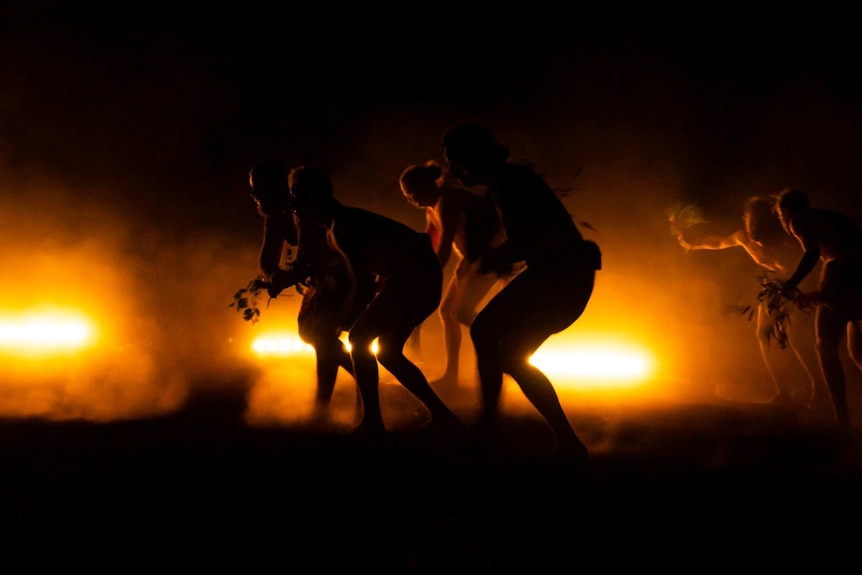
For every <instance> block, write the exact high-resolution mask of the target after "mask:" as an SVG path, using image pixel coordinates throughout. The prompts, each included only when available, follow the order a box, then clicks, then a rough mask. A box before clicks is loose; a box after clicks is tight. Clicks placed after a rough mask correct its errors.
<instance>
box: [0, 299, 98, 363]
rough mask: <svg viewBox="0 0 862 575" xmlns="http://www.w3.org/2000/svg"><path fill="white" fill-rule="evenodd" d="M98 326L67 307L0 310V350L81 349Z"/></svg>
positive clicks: (22, 352) (42, 352)
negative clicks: (60, 308) (57, 308)
mask: <svg viewBox="0 0 862 575" xmlns="http://www.w3.org/2000/svg"><path fill="white" fill-rule="evenodd" d="M95 335H96V329H95V327H94V325H93V323H92V322H91V321H90V320H89V319H88V318H86V317H84V316H83V315H81V314H79V313H76V312H73V311H65V310H41V311H23V312H15V313H13V312H5V313H4V312H0V352H8V353H14V354H18V355H45V354H50V353H64V352H74V351H78V350H82V349H84V348H86V347H88V346H89V345H91V344H92V343H93V342H94V340H95Z"/></svg>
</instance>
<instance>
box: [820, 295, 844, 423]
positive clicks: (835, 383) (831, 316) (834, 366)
mask: <svg viewBox="0 0 862 575" xmlns="http://www.w3.org/2000/svg"><path fill="white" fill-rule="evenodd" d="M845 325H846V322H845V321H844V320H842V319H841V318H840V317H839V316H838V315H837V314H836V313H835V312H834V311H832V309H831V308H829V307H828V306H825V305H820V306H818V308H817V313H816V337H817V357H818V358H819V360H820V369H821V371H822V373H823V379H824V381H825V382H826V386H827V387H828V388H829V394H830V396H831V397H832V406H833V408H834V411H835V419H836V420H837V422H838V423H839V424H840V425H849V424H850V414H849V410H848V407H847V394H846V393H847V392H846V383H845V376H844V368H843V366H842V365H841V358H840V356H839V353H838V349H839V346H840V344H841V338H842V337H843V334H844V329H845Z"/></svg>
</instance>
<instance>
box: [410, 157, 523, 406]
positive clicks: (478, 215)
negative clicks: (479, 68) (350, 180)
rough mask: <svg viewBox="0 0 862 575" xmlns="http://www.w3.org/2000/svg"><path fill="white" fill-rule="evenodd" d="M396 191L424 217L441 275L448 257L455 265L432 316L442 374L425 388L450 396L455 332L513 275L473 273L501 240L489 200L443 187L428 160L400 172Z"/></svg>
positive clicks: (452, 185)
mask: <svg viewBox="0 0 862 575" xmlns="http://www.w3.org/2000/svg"><path fill="white" fill-rule="evenodd" d="M399 185H400V187H401V192H402V193H403V194H404V197H405V198H406V199H407V201H408V202H409V203H410V204H411V205H413V206H414V207H416V208H419V209H421V210H423V211H424V212H425V223H426V226H425V231H426V232H427V233H428V234H429V235H430V236H431V239H432V244H433V246H434V250H435V251H436V253H437V259H438V261H439V262H440V266H441V267H442V268H444V269H445V268H446V266H447V265H448V263H449V261H450V259H451V258H452V255H453V253H454V255H455V257H456V258H457V259H458V263H457V265H456V266H455V269H454V271H453V273H452V277H451V278H450V280H449V282H448V283H447V284H446V289H445V292H444V293H443V299H442V301H441V302H440V308H439V310H438V315H439V316H440V321H441V324H442V327H443V343H444V348H445V351H446V354H445V361H446V363H445V368H444V371H443V375H442V376H440V377H439V378H438V379H436V380H434V381H432V382H431V385H432V386H434V387H437V388H440V389H447V390H451V389H454V388H457V387H458V376H459V367H460V354H461V340H462V333H461V329H462V328H461V326H465V327H467V328H469V327H470V325H471V324H472V323H473V318H475V317H476V314H477V313H478V311H479V305H480V304H481V303H482V300H483V299H485V297H486V296H488V295H489V294H490V293H491V292H492V290H498V289H499V288H500V287H502V285H504V284H505V282H507V281H508V280H509V279H511V277H512V276H513V274H514V273H516V271H517V270H516V269H515V268H514V266H511V265H506V266H503V267H501V268H499V269H494V270H491V271H486V272H480V271H479V267H480V265H481V261H480V259H479V258H480V255H481V254H482V252H484V251H485V249H486V248H487V247H489V246H491V245H494V244H497V243H500V242H501V241H502V239H503V237H505V236H504V234H503V233H502V226H501V224H500V219H499V215H498V213H497V209H496V207H495V205H494V202H493V200H492V199H491V198H490V196H488V195H487V194H484V193H482V194H479V193H474V192H472V191H470V190H467V189H465V188H463V187H461V186H460V185H458V184H457V182H453V181H447V180H446V174H445V173H444V170H443V168H442V167H441V166H440V165H439V164H438V163H437V162H435V161H433V160H431V161H428V162H426V163H425V164H424V165H417V164H413V165H410V166H408V167H407V168H405V170H404V171H403V172H402V173H401V176H400V178H399ZM420 329H421V326H419V327H417V328H416V330H417V331H416V332H414V337H416V336H418V333H419V330H420Z"/></svg>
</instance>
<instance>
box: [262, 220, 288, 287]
mask: <svg viewBox="0 0 862 575" xmlns="http://www.w3.org/2000/svg"><path fill="white" fill-rule="evenodd" d="M279 228H280V226H279V225H278V223H277V221H276V220H275V219H274V218H271V217H267V218H264V220H263V245H262V246H261V248H260V256H259V258H258V268H259V270H258V271H259V273H260V277H261V278H262V279H264V280H266V281H270V280H271V279H272V275H273V274H274V273H275V272H276V271H278V269H279V267H280V264H281V255H282V253H283V251H284V246H285V243H286V240H285V238H284V235H283V234H282V233H281V230H280V229H279Z"/></svg>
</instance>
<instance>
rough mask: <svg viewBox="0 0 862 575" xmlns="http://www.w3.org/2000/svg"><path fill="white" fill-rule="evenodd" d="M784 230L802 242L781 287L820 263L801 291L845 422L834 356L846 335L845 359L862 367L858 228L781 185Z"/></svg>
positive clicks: (791, 285)
mask: <svg viewBox="0 0 862 575" xmlns="http://www.w3.org/2000/svg"><path fill="white" fill-rule="evenodd" d="M778 215H779V217H780V218H781V223H782V224H783V225H784V228H785V229H786V230H787V232H788V233H790V234H791V235H792V236H793V237H795V238H796V239H797V240H798V241H799V244H800V245H801V246H802V250H803V252H804V253H803V255H802V258H801V259H800V261H799V265H798V266H797V267H796V269H795V271H794V272H793V275H791V276H790V278H789V279H788V280H787V281H786V282H785V283H784V286H783V290H784V292H785V293H786V294H787V295H788V297H792V294H793V293H794V291H795V290H796V289H798V286H799V283H800V282H801V281H802V280H803V279H804V278H805V277H806V276H807V275H808V274H810V273H811V272H812V271H813V270H814V268H815V267H816V266H817V263H818V261H821V262H823V266H822V267H821V270H820V278H819V283H818V285H817V289H816V290H815V291H813V292H810V293H807V294H804V296H803V297H804V300H803V303H805V302H810V303H813V304H815V305H816V315H815V324H816V328H815V329H816V335H817V354H818V357H819V359H820V369H821V370H822V372H823V379H824V380H825V381H826V385H827V387H828V388H829V393H830V395H831V396H832V405H833V407H834V409H835V417H836V420H837V421H838V423H839V424H841V425H847V426H849V425H850V414H849V410H848V407H847V391H846V382H845V374H844V369H843V366H842V364H841V358H840V357H839V346H840V344H841V339H842V338H843V337H844V334H845V332H846V334H847V348H848V351H849V353H850V358H851V359H852V360H853V362H854V363H855V364H856V366H857V367H858V368H859V369H860V370H862V230H860V228H859V226H858V225H857V224H856V223H855V222H853V221H852V220H851V219H850V218H848V217H847V216H845V215H844V214H840V213H838V212H835V211H832V210H825V209H819V208H812V207H811V205H810V203H809V200H808V197H807V196H806V195H805V193H804V192H802V191H800V190H795V189H785V190H783V191H782V192H781V194H779V196H778Z"/></svg>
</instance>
